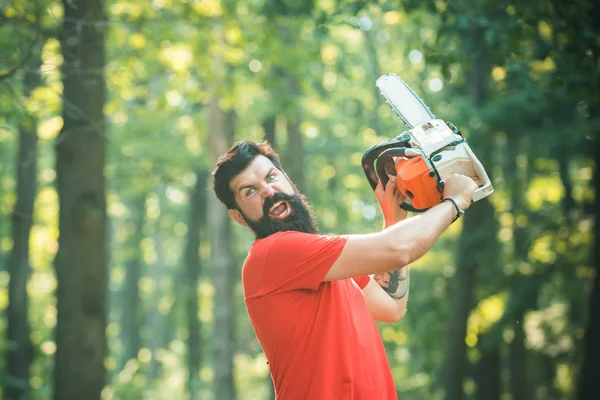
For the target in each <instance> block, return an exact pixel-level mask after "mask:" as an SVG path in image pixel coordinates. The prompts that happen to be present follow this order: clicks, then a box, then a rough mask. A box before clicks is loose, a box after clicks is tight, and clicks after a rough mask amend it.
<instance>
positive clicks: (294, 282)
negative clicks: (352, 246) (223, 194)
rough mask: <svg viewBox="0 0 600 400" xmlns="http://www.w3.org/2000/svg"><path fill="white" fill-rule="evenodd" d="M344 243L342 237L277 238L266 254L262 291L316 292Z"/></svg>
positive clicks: (301, 235)
mask: <svg viewBox="0 0 600 400" xmlns="http://www.w3.org/2000/svg"><path fill="white" fill-rule="evenodd" d="M346 241H347V237H345V236H325V235H318V234H310V233H302V232H295V231H294V232H292V231H290V232H282V233H280V234H277V236H276V237H275V238H273V240H272V242H271V243H270V247H269V249H268V250H267V251H266V252H265V260H264V264H263V268H262V274H261V286H262V289H263V291H265V292H270V293H273V292H283V291H289V290H296V289H311V290H317V289H318V288H319V285H320V284H321V282H322V281H323V278H324V277H325V275H326V274H327V272H328V271H329V269H331V266H332V265H333V264H334V263H335V261H336V260H337V259H338V257H339V255H340V254H341V252H342V250H343V248H344V245H345V244H346Z"/></svg>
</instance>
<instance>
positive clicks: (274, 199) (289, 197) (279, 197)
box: [263, 192, 294, 215]
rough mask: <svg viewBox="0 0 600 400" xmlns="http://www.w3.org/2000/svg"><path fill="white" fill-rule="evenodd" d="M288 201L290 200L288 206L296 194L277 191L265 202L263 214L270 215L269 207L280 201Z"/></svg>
mask: <svg viewBox="0 0 600 400" xmlns="http://www.w3.org/2000/svg"><path fill="white" fill-rule="evenodd" d="M281 200H284V201H287V202H288V206H289V203H290V202H291V201H292V200H294V196H293V195H289V194H285V193H280V192H277V193H275V194H274V195H273V197H269V198H268V199H266V200H265V203H264V204H263V215H269V209H270V208H271V207H272V206H273V205H274V204H275V203H277V202H278V201H281Z"/></svg>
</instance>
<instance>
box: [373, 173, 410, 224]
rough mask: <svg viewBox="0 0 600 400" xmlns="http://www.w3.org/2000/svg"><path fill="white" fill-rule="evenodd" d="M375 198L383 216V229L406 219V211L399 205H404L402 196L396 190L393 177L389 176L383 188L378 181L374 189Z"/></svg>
mask: <svg viewBox="0 0 600 400" xmlns="http://www.w3.org/2000/svg"><path fill="white" fill-rule="evenodd" d="M375 197H376V198H377V202H378V203H379V208H380V209H381V213H382V214H383V222H384V226H383V227H384V229H385V228H387V227H389V226H392V225H394V224H396V223H398V222H400V221H402V220H403V219H405V218H406V215H407V212H406V210H405V209H403V208H401V207H400V204H402V203H404V195H403V194H402V193H401V192H400V191H399V190H398V189H397V188H396V177H395V176H390V180H389V181H388V183H387V184H386V185H385V188H384V187H383V184H382V183H381V181H379V184H378V185H377V188H375Z"/></svg>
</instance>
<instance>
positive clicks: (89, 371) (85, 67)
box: [54, 0, 107, 400]
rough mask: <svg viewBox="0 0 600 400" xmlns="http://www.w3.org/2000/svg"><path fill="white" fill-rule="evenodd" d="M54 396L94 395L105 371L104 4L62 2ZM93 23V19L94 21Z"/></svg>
mask: <svg viewBox="0 0 600 400" xmlns="http://www.w3.org/2000/svg"><path fill="white" fill-rule="evenodd" d="M63 5H64V25H63V31H62V35H61V49H62V53H63V58H64V62H63V66H62V74H63V88H64V89H63V120H64V125H63V128H62V130H61V132H60V135H59V137H58V139H57V144H56V180H57V188H58V197H59V208H60V217H59V230H60V237H59V240H58V245H59V248H58V253H57V255H56V259H55V267H56V275H57V278H58V289H57V309H58V316H57V325H56V364H55V372H54V399H56V400H71V399H73V400H75V399H99V398H100V393H101V391H102V388H103V387H104V383H105V374H106V370H105V367H104V360H105V357H106V335H105V331H106V293H105V290H106V289H105V288H106V279H107V259H106V218H107V217H106V198H105V178H104V166H105V147H106V146H105V140H106V139H105V121H104V114H103V107H104V99H105V90H106V87H105V82H104V76H103V70H104V30H105V28H106V25H105V24H104V23H99V22H98V21H105V15H104V2H103V1H102V0H98V1H96V0H94V1H92V0H79V1H77V0H69V1H67V0H64V2H63ZM90 21H95V22H94V23H91V22H90Z"/></svg>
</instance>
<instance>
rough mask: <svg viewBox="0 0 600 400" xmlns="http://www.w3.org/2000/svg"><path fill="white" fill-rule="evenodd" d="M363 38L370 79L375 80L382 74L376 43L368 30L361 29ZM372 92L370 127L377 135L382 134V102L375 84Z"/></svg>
mask: <svg viewBox="0 0 600 400" xmlns="http://www.w3.org/2000/svg"><path fill="white" fill-rule="evenodd" d="M363 36H364V38H365V45H366V47H367V54H368V55H369V64H370V65H371V79H372V81H373V82H375V81H376V80H377V79H379V77H380V76H381V75H382V73H381V66H380V65H379V58H378V57H377V45H376V44H375V41H374V40H373V35H372V33H371V32H370V31H363ZM373 94H374V96H375V109H374V110H373V111H372V112H371V128H373V129H374V130H375V132H376V133H377V134H378V135H382V134H384V132H383V130H382V129H381V126H380V124H379V114H378V111H379V106H380V105H381V102H382V96H381V93H379V89H378V88H377V86H375V85H373Z"/></svg>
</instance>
